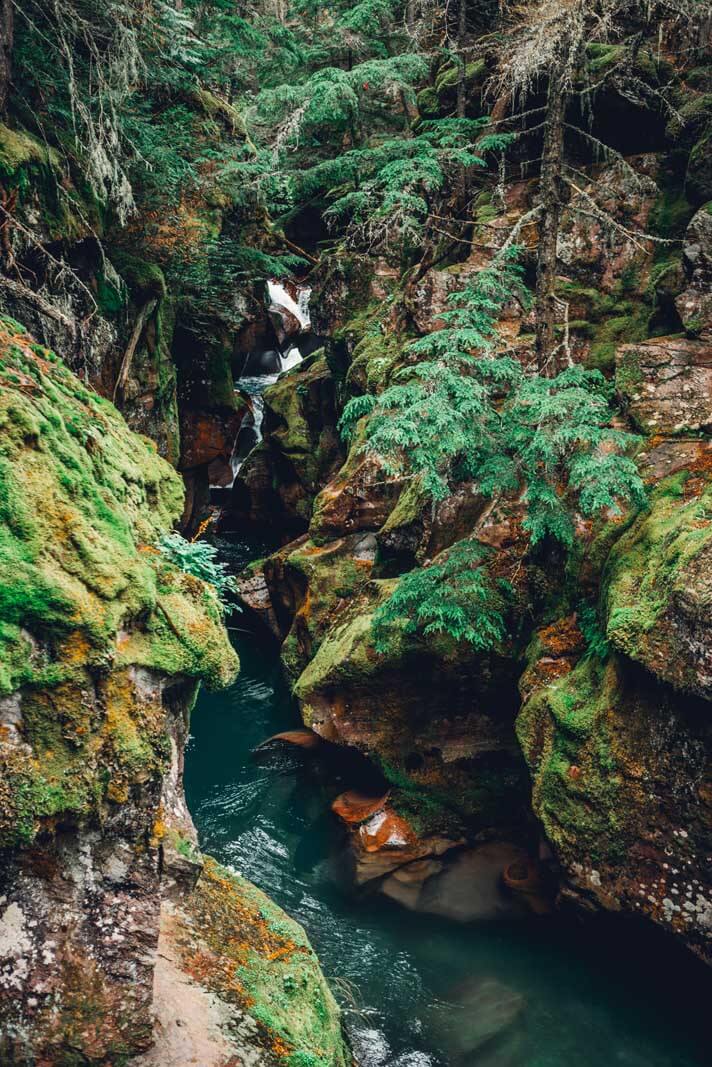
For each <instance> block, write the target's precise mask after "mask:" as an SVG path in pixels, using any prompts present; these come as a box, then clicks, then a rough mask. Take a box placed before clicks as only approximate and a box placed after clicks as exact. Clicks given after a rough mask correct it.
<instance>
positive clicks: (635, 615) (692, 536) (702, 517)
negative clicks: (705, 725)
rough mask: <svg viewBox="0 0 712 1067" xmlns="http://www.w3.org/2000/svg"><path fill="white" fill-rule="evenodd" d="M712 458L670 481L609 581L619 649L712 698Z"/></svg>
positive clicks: (621, 545) (611, 633)
mask: <svg viewBox="0 0 712 1067" xmlns="http://www.w3.org/2000/svg"><path fill="white" fill-rule="evenodd" d="M711 474H712V459H711V458H710V453H709V452H708V451H704V452H702V454H701V456H700V459H699V461H698V463H697V464H696V467H693V468H692V469H688V470H683V471H680V472H678V473H677V474H675V475H673V476H671V477H670V478H667V479H664V480H663V481H661V482H660V484H659V485H658V486H656V488H655V490H654V491H653V493H652V496H651V501H650V508H649V510H648V511H646V512H644V513H643V514H642V515H640V516H639V518H638V519H637V520H636V522H635V523H633V525H632V526H631V527H630V528H629V529H628V530H627V532H626V533H624V534H623V536H622V537H621V538H620V539H619V540H618V541H617V542H616V543H615V545H614V546H613V549H612V551H611V554H610V557H609V561H608V566H607V570H606V574H605V602H606V606H607V620H608V623H607V633H608V637H609V639H610V640H611V641H612V642H613V644H614V645H615V646H616V648H618V649H620V650H621V651H622V652H625V653H626V655H628V656H630V657H631V658H632V659H635V660H637V661H638V662H639V663H642V664H643V665H644V666H645V667H646V668H647V669H648V670H649V671H651V672H652V673H653V674H655V675H657V676H658V677H659V678H664V679H665V680H666V681H668V682H670V683H671V684H672V685H674V686H676V687H677V688H679V689H683V690H688V691H691V692H694V693H698V694H700V695H701V696H705V697H707V698H708V699H709V698H710V697H711V696H712V633H711V631H710V625H711V620H712V579H711V575H712V565H711V564H712V477H711Z"/></svg>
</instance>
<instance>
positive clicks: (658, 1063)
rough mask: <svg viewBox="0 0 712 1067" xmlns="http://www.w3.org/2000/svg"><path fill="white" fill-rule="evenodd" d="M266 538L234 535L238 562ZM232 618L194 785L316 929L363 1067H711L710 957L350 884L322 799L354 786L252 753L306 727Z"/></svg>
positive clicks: (203, 813)
mask: <svg viewBox="0 0 712 1067" xmlns="http://www.w3.org/2000/svg"><path fill="white" fill-rule="evenodd" d="M265 547H266V546H265V545H260V544H257V543H254V542H253V543H248V542H243V541H237V540H236V541H233V542H232V543H231V544H230V545H229V546H227V548H228V554H229V555H230V556H231V558H232V562H233V566H234V567H235V568H236V569H238V568H239V567H240V566H241V565H244V563H246V562H248V561H249V560H250V559H253V558H256V557H257V556H259V555H261V554H262V553H263V551H264V549H265ZM231 622H232V623H233V624H234V626H235V627H236V628H237V629H236V630H234V631H233V636H234V640H235V645H236V647H237V649H238V652H239V654H240V658H241V661H242V673H241V675H240V677H239V679H238V680H237V682H236V683H235V685H234V686H232V688H231V689H229V690H227V691H226V692H223V693H219V694H207V693H204V694H202V695H201V697H200V699H199V701H198V705H197V707H196V709H195V712H194V714H193V722H192V735H193V736H192V739H191V742H190V745H189V749H188V753H187V759H186V794H187V798H188V804H189V806H190V809H191V811H192V813H193V817H194V819H195V823H196V826H197V828H198V832H199V834H200V838H201V844H202V847H203V849H204V850H205V851H206V852H209V853H211V854H212V855H214V856H216V857H217V858H218V859H219V860H220V861H221V862H223V863H226V864H229V865H231V866H232V867H234V868H235V869H236V870H238V871H240V873H242V874H244V875H245V876H246V877H248V878H249V879H251V880H252V881H253V882H254V883H255V884H256V885H258V886H259V887H260V888H261V889H263V890H264V891H265V892H266V893H268V894H269V896H271V897H272V898H273V899H274V900H275V901H277V903H279V904H280V905H281V906H282V907H283V908H285V910H286V911H288V912H289V913H290V914H291V915H293V916H294V917H295V918H296V919H298V920H299V921H300V922H301V923H302V924H303V925H304V926H305V928H306V929H307V931H308V933H309V936H310V938H311V940H312V943H313V945H314V947H315V949H316V950H317V952H318V954H319V957H320V959H321V962H322V966H323V969H324V971H325V973H326V975H327V976H328V977H329V978H330V979H331V980H332V981H333V980H335V985H336V987H337V993H338V994H339V996H340V999H341V1000H342V1002H343V1003H344V1004H345V1006H346V1019H347V1026H348V1029H349V1033H350V1035H351V1038H352V1041H353V1044H354V1047H355V1049H356V1052H357V1058H358V1060H359V1062H360V1063H361V1064H362V1065H363V1067H428V1065H433V1067H436V1065H437V1067H440V1065H446V1064H451V1065H453V1067H455V1065H460V1064H462V1065H472V1067H615V1065H620V1067H709V1064H710V1063H712V1054H711V1053H710V1047H711V1046H710V1041H709V1032H708V1031H707V1032H705V1025H706V1013H707V1011H709V1007H710V1005H711V1004H712V982H711V980H710V976H709V974H708V972H707V971H706V969H705V968H703V967H702V965H701V964H698V963H697V961H695V960H693V959H690V958H689V957H688V956H687V955H686V954H683V953H681V952H678V951H676V946H671V945H670V944H669V942H668V941H667V939H664V938H662V936H657V935H656V932H655V931H650V930H649V929H647V928H646V929H638V928H637V927H636V928H629V927H628V925H627V924H622V923H615V922H612V921H605V922H593V923H589V924H581V923H578V922H570V923H566V922H562V921H559V920H550V919H544V920H538V921H531V922H530V921H525V922H519V923H514V924H473V925H468V926H462V925H459V924H455V923H450V922H448V921H446V920H441V919H437V918H435V917H430V916H414V915H412V914H410V913H409V912H407V911H405V910H403V909H401V908H399V907H398V906H396V905H392V904H390V903H389V902H388V901H385V900H384V899H382V898H379V897H377V896H374V895H360V896H356V895H353V894H351V893H350V892H349V891H348V890H347V889H346V888H345V887H344V886H343V885H342V884H341V883H340V881H339V866H340V864H339V852H340V849H341V846H342V838H341V834H340V829H339V826H338V825H337V823H336V820H335V819H334V818H333V817H332V815H331V813H330V812H329V803H330V800H331V798H332V797H333V796H334V794H335V793H336V792H339V791H340V789H342V788H344V787H345V786H346V785H347V784H349V783H348V782H346V781H342V782H338V781H333V775H334V773H335V772H334V770H333V768H331V769H325V768H323V767H319V765H318V764H316V763H315V762H314V761H313V759H311V760H305V759H304V758H303V757H299V756H293V755H284V754H282V755H273V756H271V757H269V758H268V759H267V760H266V761H265V760H264V759H263V760H261V761H259V762H258V761H256V760H255V759H254V758H253V756H252V750H253V749H254V748H255V747H256V746H257V745H258V744H259V743H260V742H261V741H263V740H265V738H267V737H269V736H270V735H272V734H274V733H276V732H278V731H280V730H285V729H289V728H291V727H293V726H295V725H298V724H299V720H298V715H297V712H296V709H295V707H294V705H293V702H292V700H291V698H290V694H289V690H288V687H287V686H286V684H285V681H284V679H283V677H282V674H281V671H280V666H279V658H278V651H277V647H276V645H274V644H273V643H272V642H271V641H270V640H269V639H268V638H267V637H265V635H260V634H255V633H253V632H250V630H249V624H248V623H247V622H246V621H245V616H242V615H235V616H233V618H232V620H231Z"/></svg>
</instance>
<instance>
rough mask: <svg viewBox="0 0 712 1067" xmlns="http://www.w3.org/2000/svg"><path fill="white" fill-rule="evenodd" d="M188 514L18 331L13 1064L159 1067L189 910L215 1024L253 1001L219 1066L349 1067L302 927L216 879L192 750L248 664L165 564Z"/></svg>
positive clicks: (1, 1020) (152, 464)
mask: <svg viewBox="0 0 712 1067" xmlns="http://www.w3.org/2000/svg"><path fill="white" fill-rule="evenodd" d="M182 507H183V488H182V485H181V481H180V478H179V476H178V475H177V474H176V473H175V471H174V470H173V468H172V467H170V466H169V465H168V464H167V463H166V462H165V461H164V460H163V459H161V458H160V457H159V456H158V454H157V452H156V449H155V446H154V445H153V444H152V443H151V442H150V441H148V440H146V439H143V438H140V437H138V436H137V435H136V434H134V433H133V432H131V431H130V430H129V429H128V427H127V425H126V423H125V422H124V420H123V419H122V417H121V416H120V415H119V414H118V412H117V411H116V410H115V409H114V407H113V406H112V405H111V404H110V403H109V402H108V401H106V400H104V399H102V398H101V397H99V396H98V395H97V394H96V393H94V392H93V391H92V390H91V389H90V388H88V387H86V386H85V385H83V384H82V383H81V382H80V381H79V379H78V378H76V377H75V376H74V375H73V374H72V373H71V372H70V371H69V370H68V369H67V367H66V366H65V365H64V364H63V362H62V361H61V360H60V359H59V358H58V357H57V356H56V355H55V354H54V353H53V352H51V351H49V350H48V349H45V348H44V347H43V346H40V345H37V344H35V343H34V342H33V340H32V338H31V337H30V336H29V334H27V333H26V332H25V330H24V329H23V327H21V326H20V325H19V324H18V323H16V322H14V321H13V320H10V319H7V318H5V319H2V320H0V590H1V592H0V894H2V896H1V897H0V900H1V901H2V905H1V906H0V1035H1V1036H0V1060H2V1062H3V1063H5V1062H7V1063H15V1062H17V1063H25V1062H27V1063H30V1062H32V1063H35V1062H37V1063H39V1062H43V1063H52V1064H53V1065H54V1064H56V1065H57V1067H74V1065H75V1064H77V1063H80V1062H81V1063H82V1064H86V1065H89V1064H93V1065H103V1067H119V1065H123V1064H125V1063H128V1062H129V1061H130V1060H132V1059H133V1058H134V1057H135V1056H136V1055H137V1054H139V1053H141V1054H143V1053H147V1050H148V1049H149V1047H150V1046H151V1044H152V1043H153V1041H154V1038H155V1037H156V1036H158V1037H159V1038H162V1036H163V1035H162V1033H158V1032H154V1021H153V1012H154V1009H155V1007H156V1004H157V1001H156V995H157V992H156V984H155V983H156V975H155V974H154V968H155V963H156V949H157V942H158V936H159V925H163V926H165V924H166V923H167V922H168V917H167V912H170V914H171V916H172V917H173V918H172V920H171V921H173V922H174V923H176V922H178V920H177V919H175V915H176V913H177V911H176V910H177V909H179V908H182V909H184V910H183V911H182V912H181V914H182V919H181V923H182V925H181V936H180V953H181V959H182V960H183V962H184V963H185V966H186V967H187V969H188V971H189V972H191V965H192V967H193V970H195V969H196V968H197V969H198V970H200V967H201V966H202V963H201V961H202V962H203V963H204V962H205V960H207V958H208V956H209V955H210V958H211V960H212V962H213V966H212V969H211V970H210V974H209V975H208V974H207V973H206V974H204V975H202V977H204V978H205V980H206V985H207V991H206V992H205V996H204V998H203V999H201V1000H200V1005H201V1010H202V1009H204V1010H205V1011H206V1012H208V1015H207V1016H206V1017H205V1018H202V1017H201V1018H199V1019H197V1023H198V1025H199V1026H200V1025H202V1026H203V1027H205V1028H209V1026H210V1025H211V1016H210V1014H209V1011H208V1009H209V1007H210V1003H212V1002H210V1003H209V1001H208V1000H207V999H205V998H208V997H209V996H212V995H213V993H214V994H215V996H217V997H218V999H221V998H222V1000H224V1003H225V1011H226V1012H227V1011H229V1010H231V1009H232V1007H233V1006H235V1005H236V1004H237V1001H236V1000H235V997H237V999H238V1000H239V1013H240V1017H241V1018H242V1019H243V1022H244V1025H243V1026H242V1028H238V1029H236V1030H235V1029H231V1028H230V1027H228V1028H227V1029H226V1031H225V1035H224V1049H223V1051H224V1053H225V1054H224V1055H223V1056H222V1058H221V1059H219V1060H217V1061H216V1063H219V1064H220V1065H221V1067H222V1065H223V1064H224V1063H225V1062H227V1060H228V1059H230V1058H231V1057H234V1056H236V1055H238V1054H239V1055H240V1056H247V1057H249V1062H251V1063H254V1064H265V1065H267V1064H269V1065H273V1064H277V1063H284V1062H288V1063H290V1064H294V1065H304V1064H310V1065H313V1067H341V1065H343V1064H345V1063H346V1061H347V1056H346V1051H345V1048H344V1045H343V1043H342V1038H341V1031H340V1023H339V1014H338V1009H337V1008H336V1005H335V1003H334V1001H333V997H332V996H331V993H330V992H329V990H328V987H327V985H326V983H325V981H324V978H323V976H322V975H321V972H320V971H319V969H318V964H317V962H316V960H315V957H314V954H313V952H312V950H311V949H310V948H309V946H308V944H307V943H306V940H305V938H304V935H303V933H302V932H301V931H300V929H299V928H298V927H297V926H296V925H295V924H293V923H291V921H290V920H289V919H288V918H287V917H286V916H284V915H283V914H282V913H281V912H280V911H279V909H277V908H275V907H274V906H273V905H271V904H270V903H269V902H268V901H267V899H266V898H264V897H263V896H262V895H261V894H259V893H258V891H257V890H255V889H254V888H253V887H251V886H249V885H248V884H247V883H245V882H244V881H242V880H241V879H237V878H232V877H231V876H230V875H228V874H227V873H226V872H222V871H219V870H218V869H217V868H216V867H215V865H212V864H210V863H209V862H208V864H207V867H206V870H205V873H204V875H203V876H202V878H201V877H200V874H201V866H202V862H203V861H202V859H201V857H200V855H199V853H198V851H197V848H196V836H195V831H194V829H193V827H192V823H191V820H190V815H189V813H188V812H187V810H186V807H185V802H184V799H183V791H182V766H183V749H184V746H185V743H186V740H187V735H188V724H189V716H190V711H191V708H192V706H193V703H194V700H195V695H196V692H197V687H198V685H199V684H200V682H201V681H202V682H205V683H206V684H207V685H209V686H211V687H220V686H223V685H225V684H227V683H228V682H229V681H230V680H231V679H232V678H233V677H234V675H235V673H236V671H237V666H238V663H237V657H236V655H235V653H234V651H233V649H232V647H231V645H230V643H229V641H228V638H227V632H226V630H225V626H224V621H223V614H222V608H221V605H220V603H219V601H218V598H217V594H216V592H215V590H214V589H213V588H212V587H211V586H209V585H207V584H205V583H204V582H201V581H199V580H198V579H197V578H194V577H192V576H191V575H189V574H186V573H184V572H182V571H180V570H178V569H177V568H175V567H174V566H173V565H172V564H170V563H169V562H168V561H167V559H166V558H165V557H164V556H163V555H162V554H161V553H160V552H159V551H158V550H157V549H156V548H155V547H154V545H155V542H156V540H157V538H158V537H159V535H160V534H161V533H163V532H165V531H166V530H168V529H170V528H171V526H172V525H173V524H174V523H175V521H176V520H177V518H178V517H179V516H180V514H181V511H182ZM196 881H197V888H196ZM162 898H164V899H163V903H162ZM172 909H173V910H172ZM162 911H163V913H164V914H163V917H162V914H161V913H162ZM197 927H199V928H200V935H199V936H198V935H197V934H196V928H197ZM186 961H188V962H186ZM191 973H192V972H191ZM164 977H165V976H164ZM173 977H174V978H175V979H176V981H178V980H179V979H178V977H177V975H176V974H174V976H173ZM183 980H185V975H184V976H183ZM236 991H237V992H236ZM163 992H164V993H165V988H164V989H163ZM238 992H239V996H238ZM233 994H235V997H233ZM170 995H176V991H175V989H174V990H173V993H172V994H170V993H169V999H170ZM221 1002H222V1001H221ZM236 1010H238V1008H237V1007H236ZM223 1015H224V1013H223ZM147 1054H148V1055H149V1056H150V1055H152V1053H147ZM158 1062H161V1061H160V1060H159V1061H158ZM204 1062H205V1064H206V1065H207V1063H208V1062H209V1061H208V1060H207V1059H206V1060H205V1061H204Z"/></svg>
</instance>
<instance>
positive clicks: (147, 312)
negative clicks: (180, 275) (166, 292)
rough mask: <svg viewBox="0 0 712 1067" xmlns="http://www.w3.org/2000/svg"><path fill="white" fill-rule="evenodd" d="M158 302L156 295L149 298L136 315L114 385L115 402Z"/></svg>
mask: <svg viewBox="0 0 712 1067" xmlns="http://www.w3.org/2000/svg"><path fill="white" fill-rule="evenodd" d="M157 304H158V300H157V299H156V297H153V299H151V300H148V301H147V302H146V303H145V304H144V305H143V307H142V308H141V310H140V311H139V313H138V315H137V316H136V322H135V323H134V328H133V330H132V332H131V337H130V339H129V343H128V345H127V346H126V351H125V352H124V356H123V359H122V360H121V366H120V367H119V373H118V376H117V378H116V385H115V386H114V395H113V397H112V400H113V401H114V403H116V401H117V398H118V396H119V394H120V393H121V394H122V395H123V391H124V387H125V385H126V381H127V379H128V376H129V371H130V370H131V363H132V362H133V357H134V353H135V351H136V346H137V345H138V343H139V341H140V340H141V334H142V333H143V328H144V326H145V325H146V321H147V320H148V319H149V317H150V316H151V315H152V314H153V312H154V311H155V309H156V305H157Z"/></svg>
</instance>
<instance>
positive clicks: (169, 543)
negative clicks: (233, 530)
mask: <svg viewBox="0 0 712 1067" xmlns="http://www.w3.org/2000/svg"><path fill="white" fill-rule="evenodd" d="M157 547H158V548H159V550H160V551H161V552H162V553H163V555H164V556H165V557H166V558H167V559H169V560H170V561H171V563H173V564H174V565H175V566H176V567H178V568H179V569H180V570H182V571H183V572H184V573H185V574H192V575H193V577H194V578H200V580H201V581H203V582H208V583H209V584H210V585H212V586H214V588H215V590H216V592H217V594H218V599H219V600H220V604H221V606H222V609H223V611H224V612H225V613H226V614H229V613H230V612H231V611H239V610H240V608H239V607H238V606H237V605H230V604H228V603H227V600H226V598H227V595H228V593H235V592H237V582H236V580H235V578H234V577H233V576H232V575H231V574H228V569H227V564H225V563H220V562H219V561H218V559H217V555H218V550H217V548H215V546H214V545H211V544H209V543H208V542H207V541H187V540H186V539H185V537H182V536H181V534H179V533H168V534H164V535H163V537H161V538H160V539H159V540H158V542H157Z"/></svg>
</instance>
